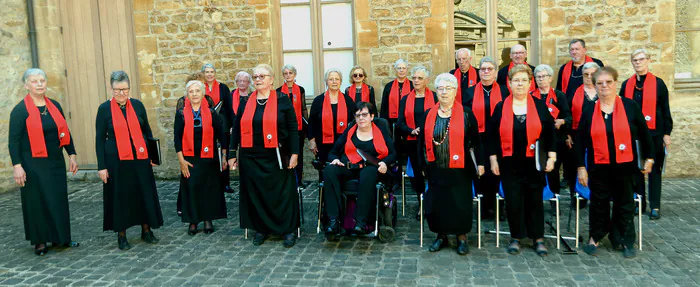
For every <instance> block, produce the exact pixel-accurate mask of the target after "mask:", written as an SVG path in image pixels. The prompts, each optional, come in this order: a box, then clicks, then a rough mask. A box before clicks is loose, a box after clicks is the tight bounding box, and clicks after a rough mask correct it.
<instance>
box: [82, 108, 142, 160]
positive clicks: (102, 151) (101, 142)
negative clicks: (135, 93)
mask: <svg viewBox="0 0 700 287" xmlns="http://www.w3.org/2000/svg"><path fill="white" fill-rule="evenodd" d="M129 101H131V106H132V107H133V108H134V112H135V113H136V117H137V118H138V119H139V125H140V126H141V133H142V134H143V138H144V141H145V140H147V139H148V138H152V137H153V133H152V132H151V126H150V125H149V124H148V114H147V113H146V107H144V106H143V103H141V101H139V100H137V99H133V98H132V99H129ZM110 105H111V102H110V100H107V101H106V102H104V103H102V104H101V105H100V107H99V108H98V109H97V120H96V121H95V127H96V132H95V151H96V152H97V169H98V170H103V169H107V164H106V161H105V156H106V154H107V153H110V154H112V153H114V154H116V153H117V150H116V142H117V139H116V137H115V135H114V124H113V123H112V110H111V107H110ZM120 108H121V111H122V114H123V115H124V118H125V119H126V106H123V107H120ZM108 144H109V147H110V148H111V149H114V150H110V151H109V152H108V151H107V150H106V148H107V145H108ZM131 149H132V152H133V154H136V149H135V148H134V146H133V145H132V146H131Z"/></svg>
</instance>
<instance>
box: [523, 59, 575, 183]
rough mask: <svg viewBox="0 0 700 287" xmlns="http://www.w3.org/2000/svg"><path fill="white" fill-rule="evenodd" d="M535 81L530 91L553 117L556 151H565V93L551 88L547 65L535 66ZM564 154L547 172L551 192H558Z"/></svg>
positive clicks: (568, 116) (567, 120)
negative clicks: (535, 87) (532, 90)
mask: <svg viewBox="0 0 700 287" xmlns="http://www.w3.org/2000/svg"><path fill="white" fill-rule="evenodd" d="M534 73H535V81H536V83H537V90H535V91H534V92H530V94H531V95H532V96H533V97H535V101H540V102H542V103H544V104H545V105H546V106H547V110H549V114H550V115H552V118H553V119H554V129H555V130H556V133H555V136H554V140H555V144H556V147H557V150H558V151H562V152H563V151H565V150H566V149H567V148H566V136H567V134H568V131H567V128H566V127H567V124H568V123H570V122H571V110H570V109H569V104H568V103H567V101H566V94H564V93H563V92H562V91H560V90H555V89H553V88H552V75H553V74H554V70H552V67H550V66H549V65H545V64H542V65H539V66H537V68H535V71H534ZM563 158H564V156H561V157H560V158H559V159H558V160H557V161H556V162H555V163H554V169H553V170H552V171H551V172H548V173H547V180H548V182H549V183H550V184H549V188H550V189H551V190H552V192H554V193H556V194H559V192H560V190H561V185H560V184H559V169H560V167H561V162H562V160H563Z"/></svg>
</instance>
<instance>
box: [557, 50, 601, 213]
mask: <svg viewBox="0 0 700 287" xmlns="http://www.w3.org/2000/svg"><path fill="white" fill-rule="evenodd" d="M598 69H600V66H598V64H596V63H594V62H590V63H585V64H584V65H583V71H582V75H583V85H581V86H579V87H578V88H577V89H576V91H575V92H574V93H573V94H570V95H567V103H568V104H569V107H570V108H571V126H570V131H569V134H568V135H567V136H566V140H565V141H564V143H565V145H566V149H565V150H562V151H559V155H560V156H559V157H563V158H564V178H565V179H566V182H567V183H568V184H569V195H570V196H571V208H574V207H575V206H576V174H577V173H576V168H577V166H576V165H577V164H578V163H577V162H576V153H575V152H574V151H575V147H576V143H575V142H574V138H575V137H576V133H577V131H578V126H579V122H580V121H581V114H583V110H584V109H586V108H587V107H588V106H593V105H595V102H596V101H598V92H597V91H596V89H595V84H594V83H593V73H595V72H596V71H598ZM587 204H588V200H587V199H581V204H580V205H579V208H584V207H586V205H587Z"/></svg>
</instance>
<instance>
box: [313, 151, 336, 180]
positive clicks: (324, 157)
mask: <svg viewBox="0 0 700 287" xmlns="http://www.w3.org/2000/svg"><path fill="white" fill-rule="evenodd" d="M316 147H317V148H318V153H317V157H318V160H319V161H320V162H321V163H322V164H325V163H326V162H328V154H329V153H330V152H331V149H333V144H317V145H316ZM324 178H325V177H324V176H323V169H321V170H319V171H318V182H322V181H323V179H324Z"/></svg>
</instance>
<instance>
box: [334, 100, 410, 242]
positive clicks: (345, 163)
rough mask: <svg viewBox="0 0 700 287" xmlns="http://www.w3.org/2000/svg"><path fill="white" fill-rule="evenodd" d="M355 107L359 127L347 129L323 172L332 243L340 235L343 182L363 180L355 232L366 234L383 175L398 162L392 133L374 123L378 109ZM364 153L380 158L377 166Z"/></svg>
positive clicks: (357, 206)
mask: <svg viewBox="0 0 700 287" xmlns="http://www.w3.org/2000/svg"><path fill="white" fill-rule="evenodd" d="M355 107H356V108H355V109H354V110H356V111H357V112H355V114H354V117H355V123H356V124H355V125H353V126H352V127H350V128H349V129H347V130H346V131H345V132H344V133H343V134H342V135H341V137H340V138H339V139H338V140H337V141H336V142H335V145H333V149H332V150H331V152H330V153H329V154H328V160H329V161H330V164H328V165H327V166H326V168H325V171H324V173H323V175H324V182H325V186H324V192H325V196H324V197H323V202H324V208H325V213H326V215H327V216H328V225H327V226H326V229H325V233H326V239H327V240H329V241H335V240H337V235H338V233H339V232H340V223H341V220H340V218H341V214H340V211H341V210H342V209H343V208H342V206H341V203H342V200H341V195H342V192H343V190H342V189H343V183H344V182H345V181H347V180H349V179H353V178H359V186H358V188H357V202H356V204H357V205H356V208H355V214H354V215H353V217H354V219H355V227H354V228H353V229H352V232H353V233H354V234H364V233H366V232H367V225H366V221H367V219H368V217H369V215H370V214H371V212H370V211H371V210H372V208H371V207H372V206H374V203H375V202H374V201H375V198H376V196H377V189H376V187H375V186H376V184H377V181H378V180H379V175H380V174H386V172H387V169H388V166H387V163H392V162H394V161H395V160H396V150H395V149H394V145H393V142H392V140H391V135H390V134H389V131H388V130H386V128H385V127H382V125H377V124H375V123H374V122H373V121H374V117H375V115H376V114H377V108H375V107H374V105H372V104H371V103H366V102H360V103H358V104H357V105H356V106H355ZM360 152H362V153H364V156H365V157H368V156H370V157H374V158H376V159H377V160H378V163H377V165H372V164H370V163H369V161H365V160H363V159H362V156H361V155H360ZM375 228H376V227H375Z"/></svg>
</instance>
